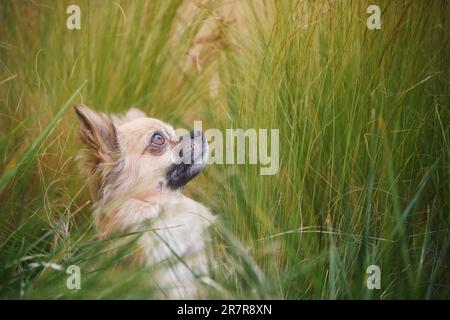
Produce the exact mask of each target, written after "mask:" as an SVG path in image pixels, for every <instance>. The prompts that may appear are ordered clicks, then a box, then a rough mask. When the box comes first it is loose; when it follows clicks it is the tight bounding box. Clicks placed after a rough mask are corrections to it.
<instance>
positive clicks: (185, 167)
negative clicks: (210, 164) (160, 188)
mask: <svg viewBox="0 0 450 320" xmlns="http://www.w3.org/2000/svg"><path fill="white" fill-rule="evenodd" d="M204 167H205V164H204V163H193V164H185V163H180V164H174V165H172V166H171V167H170V168H169V170H168V171H167V174H166V180H167V187H169V189H171V190H176V189H180V188H182V187H183V186H184V185H186V183H188V182H189V181H190V180H191V179H192V178H194V177H195V176H196V175H198V174H199V173H200V172H201V171H202V170H203V168H204Z"/></svg>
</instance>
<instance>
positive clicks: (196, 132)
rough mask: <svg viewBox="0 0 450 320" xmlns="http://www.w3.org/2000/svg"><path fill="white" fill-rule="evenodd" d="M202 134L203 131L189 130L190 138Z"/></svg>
mask: <svg viewBox="0 0 450 320" xmlns="http://www.w3.org/2000/svg"><path fill="white" fill-rule="evenodd" d="M202 134H203V133H202V132H201V131H200V130H194V131H191V139H194V138H197V137H200V136H202Z"/></svg>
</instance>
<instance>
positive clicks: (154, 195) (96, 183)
mask: <svg viewBox="0 0 450 320" xmlns="http://www.w3.org/2000/svg"><path fill="white" fill-rule="evenodd" d="M75 112H76V114H77V115H78V117H79V119H80V122H81V126H80V136H81V140H82V142H83V143H84V146H85V148H84V150H83V151H82V152H81V153H80V157H79V158H80V163H81V166H82V168H84V169H85V171H86V172H87V173H88V175H89V180H90V182H91V183H90V186H91V193H92V197H93V200H94V220H95V223H96V226H97V229H98V235H99V237H106V236H108V235H111V234H113V233H115V232H129V231H131V232H134V231H140V230H146V231H144V232H143V233H142V235H141V236H140V237H139V239H138V241H137V243H138V250H137V251H136V252H134V256H133V258H135V259H136V260H137V261H139V263H142V264H144V265H149V266H150V265H151V266H154V265H157V264H167V265H166V266H165V267H163V268H161V269H160V271H157V274H156V277H155V279H156V281H157V285H158V287H159V288H160V289H161V293H162V294H163V295H162V296H161V297H166V298H171V299H178V298H188V299H189V298H201V297H202V289H201V286H200V285H199V284H198V283H199V281H198V279H199V278H200V279H201V278H202V277H206V276H207V272H208V256H209V254H208V248H209V241H210V236H209V230H208V229H209V226H210V225H211V223H213V222H214V217H213V215H212V214H211V213H210V212H209V210H208V209H207V208H206V207H205V206H203V205H202V204H200V203H198V202H196V201H194V200H192V199H190V198H188V197H186V196H184V195H183V194H182V193H181V188H182V187H183V186H184V185H185V184H186V183H187V182H189V181H190V180H191V179H192V178H193V177H195V176H196V175H197V174H198V173H199V172H200V171H201V170H202V169H203V167H204V165H205V163H206V159H207V153H208V144H207V142H206V139H205V137H204V135H203V133H202V132H199V131H197V132H190V133H188V134H185V135H182V136H177V135H176V133H175V131H174V129H173V128H172V127H171V126H170V125H168V124H166V123H164V122H162V121H160V120H158V119H154V118H148V117H147V116H146V115H145V114H144V113H143V112H142V111H140V110H137V109H130V110H129V111H128V113H127V114H126V115H125V116H122V117H115V116H109V115H106V114H103V113H97V112H94V111H93V110H91V109H90V108H88V107H86V106H82V105H79V106H75ZM149 226H150V228H149ZM135 259H133V260H135Z"/></svg>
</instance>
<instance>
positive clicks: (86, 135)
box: [75, 106, 208, 201]
mask: <svg viewBox="0 0 450 320" xmlns="http://www.w3.org/2000/svg"><path fill="white" fill-rule="evenodd" d="M75 112H76V114H77V115H78V117H79V119H80V121H81V127H80V136H81V139H82V141H83V143H84V144H85V146H86V150H84V152H83V155H84V159H83V162H82V166H84V167H85V168H86V169H88V172H89V173H90V174H91V175H92V176H93V177H95V184H94V186H95V190H94V191H95V194H96V195H97V196H98V197H99V198H101V199H102V200H104V201H108V200H111V198H113V197H115V196H120V195H121V194H124V193H127V192H132V191H133V189H134V188H137V189H138V190H136V191H143V192H158V191H162V190H167V191H172V190H177V189H179V188H181V187H183V186H184V185H185V184H186V183H187V182H188V181H190V180H191V179H192V178H193V177H195V176H196V175H197V174H198V173H199V172H200V171H201V170H202V169H203V167H204V165H205V163H206V159H207V153H208V152H207V150H208V145H207V142H206V139H205V137H204V135H203V133H202V132H199V131H196V132H187V131H185V133H184V134H182V135H177V134H176V133H175V130H174V129H173V128H172V127H171V126H170V125H168V124H166V123H164V122H162V121H160V120H158V119H154V118H148V117H147V116H146V115H145V114H144V113H143V112H142V111H139V110H136V109H131V110H130V111H128V113H127V114H126V115H125V116H123V117H114V116H109V115H106V114H103V113H97V112H94V111H93V110H91V109H90V108H88V107H86V106H75Z"/></svg>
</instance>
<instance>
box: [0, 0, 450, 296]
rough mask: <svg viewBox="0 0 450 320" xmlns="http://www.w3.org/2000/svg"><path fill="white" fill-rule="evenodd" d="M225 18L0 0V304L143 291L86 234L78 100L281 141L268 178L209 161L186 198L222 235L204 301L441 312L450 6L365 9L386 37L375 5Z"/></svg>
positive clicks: (245, 8)
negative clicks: (364, 302) (377, 275)
mask: <svg viewBox="0 0 450 320" xmlns="http://www.w3.org/2000/svg"><path fill="white" fill-rule="evenodd" d="M221 3H222V2H221V1H210V2H207V3H206V4H205V5H204V6H201V7H199V8H198V9H197V10H196V11H194V12H193V13H192V14H191V16H188V15H187V14H186V15H184V14H183V12H188V11H187V10H185V11H183V10H184V8H185V6H186V4H185V3H184V1H170V2H169V1H119V0H118V1H102V0H98V1H95V0H79V1H75V0H74V1H41V0H34V1H24V0H23V1H13V0H1V1H0V298H3V299H11V298H24V299H37V298H49V299H57V298H76V299H80V298H81V299H86V298H92V299H101V298H128V299H130V298H144V299H147V298H152V296H153V289H154V282H153V280H152V279H151V274H152V272H151V271H152V270H149V269H152V268H151V267H149V268H139V269H136V270H133V271H131V270H127V271H124V270H122V269H120V268H116V267H115V266H116V264H117V262H118V260H120V259H122V258H124V257H126V255H127V250H123V251H121V252H119V253H118V256H113V257H108V258H106V255H105V253H104V251H105V250H106V249H105V245H106V242H108V241H96V240H95V238H94V235H95V227H94V226H93V225H92V219H91V205H92V203H91V202H90V196H89V192H88V188H87V186H86V177H85V176H83V175H82V174H81V173H80V171H79V168H78V167H77V162H76V160H75V158H76V156H77V153H78V150H79V148H80V142H79V139H78V136H77V126H78V123H77V119H76V116H75V115H74V112H73V110H72V108H71V107H72V106H73V105H74V104H76V103H84V104H86V105H89V106H91V107H92V108H94V109H96V110H101V111H105V112H113V113H120V112H123V111H125V110H127V109H128V108H129V107H138V108H141V109H142V110H144V111H145V112H147V113H148V114H150V115H152V116H153V117H157V118H161V119H163V120H165V121H167V122H169V123H172V124H173V125H174V127H183V126H185V127H190V126H192V121H193V120H194V119H201V120H202V121H203V126H204V129H207V128H219V129H221V130H225V129H226V128H244V129H245V128H256V129H258V128H266V129H272V128H277V129H279V130H280V131H279V132H280V169H279V172H278V174H276V175H272V176H262V175H260V174H259V169H260V168H259V166H255V165H211V166H208V167H207V168H206V170H205V171H204V173H203V174H202V175H201V176H199V177H198V178H196V184H197V185H199V186H201V188H195V190H194V189H193V188H192V186H191V187H190V186H189V185H188V187H187V189H186V193H187V194H189V195H191V196H192V197H194V198H195V199H197V200H199V201H201V202H203V203H205V204H206V205H207V206H208V207H210V208H211V209H212V211H214V212H215V213H216V214H217V216H218V217H220V220H221V221H222V227H221V228H220V229H221V230H218V236H217V239H216V241H215V245H214V251H215V256H216V257H215V259H216V260H218V261H219V263H218V264H217V266H215V267H214V270H213V277H212V281H211V286H210V287H209V289H208V290H209V291H208V292H210V294H209V297H211V298H275V299H448V298H450V276H449V275H450V264H449V261H450V260H449V257H448V248H449V245H450V217H449V213H450V162H449V161H450V158H449V153H450V149H449V148H450V145H449V141H450V68H449V67H450V43H449V40H450V20H449V17H448V12H450V3H448V2H444V1H408V0H405V1H376V4H378V5H379V6H380V8H381V10H382V15H381V21H382V28H381V29H380V30H368V28H367V27H366V19H367V17H368V16H369V14H367V13H366V9H367V7H368V5H369V4H372V3H371V2H370V3H369V2H368V1H343V0H340V1H304V2H297V1H275V0H273V1H237V2H236V4H235V5H236V10H235V12H236V13H235V14H236V16H238V18H236V19H235V20H233V19H229V20H227V19H219V18H218V15H219V14H220V10H222V4H221ZM69 4H78V5H79V7H80V8H81V25H82V26H81V30H68V29H67V28H66V19H67V17H68V15H67V14H66V8H67V6H68V5H69ZM218 12H219V13H218ZM239 17H240V18H239ZM207 19H213V20H215V21H216V23H217V25H218V31H217V37H215V39H213V40H211V41H209V42H206V43H203V44H202V46H203V47H204V50H203V55H201V56H200V65H197V66H196V65H195V64H192V63H191V60H190V59H189V57H188V55H187V54H186V53H187V52H190V49H191V48H192V47H193V45H195V36H196V34H197V32H198V31H199V29H200V28H201V27H202V25H203V23H204V21H205V20H207ZM132 236H134V235H132ZM73 264H75V265H78V266H80V268H81V272H82V288H81V290H74V291H72V290H68V289H67V287H66V279H67V277H68V275H67V274H66V268H67V267H68V266H69V265H73ZM369 265H378V266H379V267H380V268H381V289H380V290H368V288H367V287H366V278H367V276H368V275H367V273H366V269H367V267H368V266H369Z"/></svg>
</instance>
